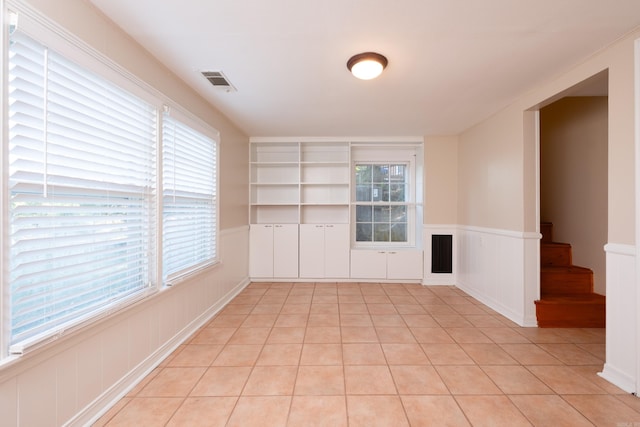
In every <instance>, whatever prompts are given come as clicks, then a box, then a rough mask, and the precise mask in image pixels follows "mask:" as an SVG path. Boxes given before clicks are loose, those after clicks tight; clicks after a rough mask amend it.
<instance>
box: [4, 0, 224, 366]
mask: <svg viewBox="0 0 640 427" xmlns="http://www.w3.org/2000/svg"><path fill="white" fill-rule="evenodd" d="M0 14H1V15H2V16H3V17H4V18H5V19H3V23H4V25H3V29H2V34H1V35H0V40H2V46H3V48H2V58H3V61H2V75H3V83H2V85H3V86H2V87H3V90H2V104H1V105H0V110H1V111H2V123H3V134H2V136H3V140H4V141H8V135H9V131H8V110H9V109H8V90H7V89H8V81H7V78H8V47H9V32H10V31H15V27H16V26H17V27H18V29H19V31H21V32H23V33H24V34H25V35H27V36H28V37H30V38H32V39H34V40H36V41H37V42H39V43H41V44H43V45H44V46H46V47H47V48H48V49H50V50H54V51H56V52H57V53H58V54H59V55H61V56H63V57H65V58H66V59H67V60H69V61H72V62H74V63H75V64H77V65H79V66H80V67H82V68H83V69H85V70H86V71H89V72H91V73H94V74H96V75H97V76H100V77H102V78H104V79H106V80H107V81H109V82H110V83H111V84H114V85H116V86H118V87H119V88H120V89H122V90H124V91H127V92H129V93H130V94H132V95H134V96H137V97H138V98H140V99H142V100H144V101H146V102H148V103H149V104H151V105H152V106H153V107H154V108H155V111H156V117H157V120H156V126H157V127H156V137H155V141H154V142H153V143H154V144H155V150H156V178H155V179H156V182H155V192H156V196H155V215H154V221H152V222H153V224H152V225H150V233H151V234H152V235H153V236H155V240H156V242H157V248H156V250H155V251H153V252H154V254H152V255H147V257H148V259H149V265H150V281H151V285H150V286H149V287H147V288H146V290H145V292H142V293H140V294H138V295H136V297H135V298H131V299H128V300H125V301H122V302H121V303H119V304H116V305H113V306H110V307H109V308H108V309H106V310H104V311H102V312H91V313H89V314H88V315H86V316H83V317H82V318H78V319H74V320H73V321H72V322H69V324H65V325H64V326H63V327H61V328H51V329H50V330H48V331H46V333H45V334H42V336H36V337H33V339H26V340H24V341H23V342H20V343H17V344H14V347H13V348H11V349H10V343H11V341H12V336H11V321H10V315H11V307H10V303H11V302H10V301H11V298H10V294H9V292H10V286H11V283H10V280H9V273H8V271H9V261H10V260H9V259H8V254H9V253H10V251H9V249H10V241H9V236H10V234H9V233H10V228H9V208H10V204H9V191H7V190H8V180H9V177H8V172H7V171H8V159H9V156H8V143H5V144H3V147H2V150H1V152H0V161H1V162H2V171H3V174H2V178H1V183H2V188H1V189H0V202H1V204H0V232H1V239H2V242H0V254H1V257H0V263H1V267H2V271H3V273H2V275H1V276H0V364H1V363H2V361H3V360H7V358H9V357H17V356H19V355H20V354H24V353H27V352H30V351H32V350H34V349H36V348H41V347H42V346H45V345H47V344H48V343H51V342H53V341H56V340H58V339H59V338H60V337H62V336H67V335H70V334H75V333H77V332H78V331H80V330H81V329H84V328H85V327H87V326H89V325H91V324H94V323H95V322H97V321H99V320H101V319H104V318H108V317H111V316H113V315H115V314H116V313H118V312H120V311H121V310H124V309H129V308H132V307H133V306H134V305H135V304H136V303H138V302H140V301H142V300H144V299H147V298H149V297H153V296H154V295H156V294H158V292H159V291H162V290H164V289H166V287H165V286H163V284H162V280H161V277H162V241H161V239H162V223H161V221H162V197H158V195H159V194H161V192H162V180H161V176H162V175H161V174H162V169H161V167H162V158H161V155H160V153H161V150H162V140H161V134H162V112H163V111H167V110H170V112H171V116H172V117H177V118H179V120H180V121H181V122H183V123H184V124H186V125H188V126H189V127H192V128H193V129H195V130H197V131H198V132H200V133H202V134H205V135H207V136H208V137H210V138H211V139H212V140H213V141H214V144H215V152H216V161H215V170H214V173H215V180H216V201H215V218H216V219H215V224H214V225H213V232H214V233H215V242H214V245H215V246H214V248H215V259H212V260H210V262H207V263H203V264H202V265H197V266H194V268H193V269H191V270H190V271H187V272H186V273H185V274H183V277H184V278H186V277H188V276H189V275H192V274H194V273H197V272H199V271H201V270H202V269H203V268H205V267H210V266H211V265H215V264H217V263H218V262H219V256H220V246H219V236H220V228H219V216H220V209H219V208H220V206H219V200H220V197H219V194H220V192H219V183H220V176H219V162H220V150H219V144H220V143H219V141H220V134H219V132H218V131H217V130H216V129H215V128H213V127H212V126H211V125H209V124H208V123H207V122H205V121H204V120H202V119H200V118H199V117H197V116H195V115H194V114H192V113H190V112H189V111H188V110H187V109H184V108H183V107H182V106H180V105H178V104H176V103H175V102H174V101H173V100H172V99H170V98H168V97H167V96H166V95H165V94H164V93H162V92H160V91H158V90H157V89H155V88H153V87H152V86H150V85H149V84H148V83H146V82H145V81H143V80H141V79H139V78H138V77H136V76H135V75H133V74H132V73H130V72H129V71H128V70H126V69H125V68H123V67H121V66H120V65H118V64H117V63H115V62H114V61H113V60H111V59H110V58H108V57H106V56H105V55H104V54H103V53H102V52H100V51H98V50H96V49H95V48H93V47H91V46H89V45H88V44H87V43H86V42H84V41H83V40H81V39H80V38H78V37H76V36H75V35H73V34H71V33H69V32H68V31H67V30H66V29H64V28H63V27H61V26H59V25H58V24H57V23H55V22H53V21H51V20H50V19H49V18H48V17H46V16H43V15H41V14H40V13H39V12H38V11H36V10H35V9H33V8H32V7H30V6H29V5H27V4H25V3H23V2H21V1H18V0H7V2H3V6H2V8H1V10H0ZM16 16H17V17H18V18H19V19H16V18H15V17H16ZM10 350H11V351H10Z"/></svg>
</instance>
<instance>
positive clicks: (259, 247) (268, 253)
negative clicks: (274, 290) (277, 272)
mask: <svg viewBox="0 0 640 427" xmlns="http://www.w3.org/2000/svg"><path fill="white" fill-rule="evenodd" d="M249 274H250V275H251V277H273V225H271V224H252V225H251V227H250V229H249Z"/></svg>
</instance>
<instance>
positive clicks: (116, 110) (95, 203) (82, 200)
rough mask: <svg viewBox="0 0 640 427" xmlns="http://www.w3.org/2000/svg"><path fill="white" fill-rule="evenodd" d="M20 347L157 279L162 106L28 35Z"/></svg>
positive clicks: (18, 40) (15, 135)
mask: <svg viewBox="0 0 640 427" xmlns="http://www.w3.org/2000/svg"><path fill="white" fill-rule="evenodd" d="M9 56H10V57H9V163H10V165H9V198H10V207H9V218H10V219H9V221H10V230H9V234H10V272H9V278H8V279H9V283H10V298H11V302H10V306H11V309H10V311H11V314H10V317H11V344H12V348H11V351H13V352H19V351H20V350H19V349H20V348H21V347H22V346H23V343H24V342H25V341H29V340H34V339H43V336H44V337H46V336H49V335H53V334H56V333H58V332H59V331H60V330H63V329H64V328H68V327H70V326H72V325H76V324H78V323H80V322H82V321H84V320H86V319H87V318H90V317H92V316H95V315H96V314H97V313H101V312H104V311H105V310H109V309H113V308H114V307H115V306H117V305H119V304H122V303H124V302H126V301H130V300H131V299H132V298H135V297H136V296H137V295H140V294H141V293H143V292H144V290H145V289H147V288H148V287H149V286H150V282H151V279H150V277H151V275H150V270H152V268H151V266H150V265H149V264H150V262H151V261H150V260H153V258H152V257H151V256H150V255H151V254H152V253H153V250H154V247H155V244H154V243H155V242H154V237H153V231H154V229H155V225H154V206H155V203H154V192H155V188H154V187H155V185H154V182H155V156H156V153H155V144H156V129H157V118H156V110H155V109H154V108H153V106H151V105H149V104H147V103H146V102H144V101H142V100H140V99H139V98H137V97H135V96H133V95H131V94H129V93H128V92H125V91H123V90H121V89H119V88H118V87H116V86H115V85H113V84H111V83H109V82H107V81H106V80H104V79H102V78H100V77H99V76H97V75H95V74H93V73H91V72H88V71H86V70H85V69H83V68H81V67H79V66H77V65H76V64H74V63H71V62H69V61H67V60H65V58H63V57H61V56H60V55H58V54H56V53H55V52H52V51H49V50H48V49H47V48H46V47H45V46H43V45H41V44H39V43H37V42H36V41H34V40H32V39H30V38H28V37H27V36H25V35H24V34H20V33H19V32H17V33H15V34H14V35H12V37H11V40H10V50H9Z"/></svg>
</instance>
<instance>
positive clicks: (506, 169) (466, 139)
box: [458, 108, 524, 230]
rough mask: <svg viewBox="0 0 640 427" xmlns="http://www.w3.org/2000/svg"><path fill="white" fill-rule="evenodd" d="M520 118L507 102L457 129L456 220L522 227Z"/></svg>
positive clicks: (484, 225)
mask: <svg viewBox="0 0 640 427" xmlns="http://www.w3.org/2000/svg"><path fill="white" fill-rule="evenodd" d="M522 124H523V120H522V111H518V110H517V109H512V108H509V109H506V110H503V111H501V112H500V113H498V114H496V115H495V116H494V117H492V118H491V119H489V120H486V121H484V122H482V123H480V124H479V125H477V126H474V127H473V128H471V129H469V130H468V131H466V132H464V133H463V134H462V135H460V144H459V153H458V159H459V163H458V170H459V183H458V189H459V192H458V223H459V224H461V225H470V226H476V227H487V228H495V229H503V230H522V229H523V222H524V214H523V195H522V194H523V179H524V178H523V169H522V167H523V161H522V157H523V144H522V138H523V130H522Z"/></svg>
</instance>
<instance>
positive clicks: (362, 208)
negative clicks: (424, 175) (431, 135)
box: [355, 163, 409, 243]
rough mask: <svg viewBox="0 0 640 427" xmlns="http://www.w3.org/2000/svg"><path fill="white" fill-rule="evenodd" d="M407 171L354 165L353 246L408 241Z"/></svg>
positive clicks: (405, 168)
mask: <svg viewBox="0 0 640 427" xmlns="http://www.w3.org/2000/svg"><path fill="white" fill-rule="evenodd" d="M408 169H409V168H408V165H407V164H393V163H375V164H364V163H358V164H356V166H355V187H356V197H355V200H356V206H355V209H356V242H392V243H397V242H402V243H406V242H407V241H408V234H407V233H408V231H407V230H408V202H409V197H408V195H409V188H408V186H409V170H408Z"/></svg>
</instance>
